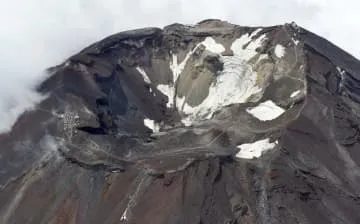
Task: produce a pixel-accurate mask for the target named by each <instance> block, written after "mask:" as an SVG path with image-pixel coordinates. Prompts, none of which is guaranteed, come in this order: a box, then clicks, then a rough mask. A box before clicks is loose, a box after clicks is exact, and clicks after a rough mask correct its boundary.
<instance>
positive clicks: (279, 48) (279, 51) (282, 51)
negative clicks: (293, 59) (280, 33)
mask: <svg viewBox="0 0 360 224" xmlns="http://www.w3.org/2000/svg"><path fill="white" fill-rule="evenodd" d="M274 52H275V55H276V57H278V58H282V57H284V55H285V47H284V46H282V45H280V44H277V45H276V46H275V50H274Z"/></svg>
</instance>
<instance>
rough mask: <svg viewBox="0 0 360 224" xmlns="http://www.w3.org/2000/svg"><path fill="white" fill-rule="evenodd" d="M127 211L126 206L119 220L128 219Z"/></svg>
mask: <svg viewBox="0 0 360 224" xmlns="http://www.w3.org/2000/svg"><path fill="white" fill-rule="evenodd" d="M127 213H128V210H127V208H126V209H125V211H124V213H123V214H122V216H121V218H120V221H126V220H128V215H127Z"/></svg>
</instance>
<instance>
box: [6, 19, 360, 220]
mask: <svg viewBox="0 0 360 224" xmlns="http://www.w3.org/2000/svg"><path fill="white" fill-rule="evenodd" d="M48 72H49V73H50V76H49V78H48V79H47V80H45V81H44V82H43V83H41V85H39V87H38V91H39V92H41V93H42V94H44V96H45V98H44V100H43V101H42V102H41V103H40V104H38V105H37V106H36V108H35V109H34V110H33V111H27V112H25V113H23V114H22V116H21V117H20V118H19V119H18V120H17V122H16V124H15V125H14V126H13V128H12V131H10V132H8V133H3V134H1V135H0V143H1V144H0V145H1V146H0V223H3V224H7V223H21V224H22V223H34V224H40V223H44V224H49V223H53V224H62V223H66V224H67V223H69V224H71V223H74V224H75V223H76V224H78V223H79V224H82V223H84V224H92V223H93V224H99V223H136V224H145V223H146V224H162V223H164V224H165V223H169V224H170V223H173V224H192V223H193V224H236V223H237V224H240V223H264V224H270V223H274V224H275V223H276V224H278V223H284V224H289V223H346V224H350V223H354V224H356V223H359V222H360V213H359V212H358V211H359V210H360V167H359V164H360V147H359V146H360V145H359V142H360V126H359V124H360V95H359V94H360V62H359V61H358V60H356V59H355V58H354V57H352V56H351V55H349V54H347V53H346V52H344V51H342V50H341V49H339V48H338V47H336V46H334V45H333V44H331V43H330V42H328V41H327V40H325V39H323V38H321V37H319V36H317V35H315V34H313V33H311V32H309V31H307V30H305V29H303V28H301V27H298V26H297V25H296V24H295V23H291V24H285V25H282V26H273V27H241V26H237V25H233V24H230V23H227V22H224V21H220V20H205V21H202V22H200V23H198V24H196V25H194V26H189V25H182V24H173V25H169V26H167V27H165V28H163V29H159V28H144V29H139V30H132V31H126V32H121V33H118V34H115V35H112V36H110V37H107V38H105V39H103V40H101V41H99V42H97V43H94V44H93V45H91V46H89V47H87V48H85V49H84V50H82V51H81V52H79V53H78V54H76V55H74V56H71V57H70V58H69V59H68V60H66V61H65V62H64V63H63V64H61V65H58V66H55V67H52V68H49V69H48Z"/></svg>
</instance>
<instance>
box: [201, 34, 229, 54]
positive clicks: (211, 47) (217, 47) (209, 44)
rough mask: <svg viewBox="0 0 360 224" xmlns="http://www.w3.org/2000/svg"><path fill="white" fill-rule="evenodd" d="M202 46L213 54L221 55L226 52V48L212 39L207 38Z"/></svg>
mask: <svg viewBox="0 0 360 224" xmlns="http://www.w3.org/2000/svg"><path fill="white" fill-rule="evenodd" d="M201 44H202V45H204V46H205V48H206V50H208V51H211V52H213V53H217V54H221V53H222V52H224V51H225V48H224V46H223V45H221V44H218V43H216V41H215V40H214V39H213V38H211V37H207V38H205V40H204V41H203V42H202V43H201Z"/></svg>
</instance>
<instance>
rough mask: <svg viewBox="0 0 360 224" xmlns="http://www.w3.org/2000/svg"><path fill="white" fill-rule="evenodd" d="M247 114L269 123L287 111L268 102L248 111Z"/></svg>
mask: <svg viewBox="0 0 360 224" xmlns="http://www.w3.org/2000/svg"><path fill="white" fill-rule="evenodd" d="M246 112H248V113H249V114H251V115H252V116H254V117H256V118H257V119H259V120H261V121H269V120H274V119H275V118H277V117H279V116H280V115H282V114H283V113H284V112H285V110H284V109H283V108H281V107H279V106H277V105H276V104H275V103H274V102H273V101H271V100H267V101H265V102H263V103H260V104H259V105H258V106H256V107H253V108H248V109H246Z"/></svg>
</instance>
